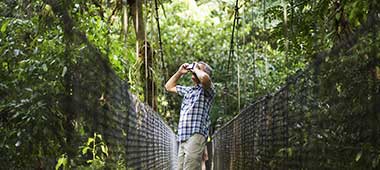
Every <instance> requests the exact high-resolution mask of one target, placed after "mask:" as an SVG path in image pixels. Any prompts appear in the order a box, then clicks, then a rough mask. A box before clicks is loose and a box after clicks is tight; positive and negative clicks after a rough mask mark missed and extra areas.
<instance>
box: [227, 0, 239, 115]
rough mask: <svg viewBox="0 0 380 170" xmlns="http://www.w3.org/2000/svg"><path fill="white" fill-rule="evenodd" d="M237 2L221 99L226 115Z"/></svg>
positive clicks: (237, 11) (236, 18)
mask: <svg viewBox="0 0 380 170" xmlns="http://www.w3.org/2000/svg"><path fill="white" fill-rule="evenodd" d="M238 4H239V0H236V4H235V15H234V23H233V26H232V34H231V42H230V50H229V54H228V63H227V80H226V81H225V82H224V90H223V92H224V95H223V99H224V114H227V106H228V105H229V102H228V97H226V95H228V87H227V81H231V77H232V76H231V75H230V63H231V57H232V54H233V53H234V35H235V27H236V23H237V20H238V15H239V6H238Z"/></svg>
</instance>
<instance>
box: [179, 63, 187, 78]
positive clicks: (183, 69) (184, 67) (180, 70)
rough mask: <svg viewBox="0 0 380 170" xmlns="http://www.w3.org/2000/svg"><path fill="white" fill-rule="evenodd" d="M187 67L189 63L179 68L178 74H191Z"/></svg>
mask: <svg viewBox="0 0 380 170" xmlns="http://www.w3.org/2000/svg"><path fill="white" fill-rule="evenodd" d="M187 66H189V63H184V64H182V65H181V66H180V67H179V69H178V71H177V73H180V74H182V75H183V74H186V73H187V72H189V70H188V69H187Z"/></svg>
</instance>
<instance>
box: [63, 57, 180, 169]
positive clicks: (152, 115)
mask: <svg viewBox="0 0 380 170" xmlns="http://www.w3.org/2000/svg"><path fill="white" fill-rule="evenodd" d="M89 53H91V52H89ZM107 63H108V62H107V61H105V59H103V58H101V57H96V56H95V57H83V58H79V59H78V61H77V64H76V65H73V66H72V67H70V68H69V69H68V70H71V71H68V73H67V74H69V78H68V80H67V82H68V84H69V85H68V86H70V88H71V90H70V92H71V95H69V96H70V97H69V100H68V101H67V108H70V109H68V111H67V112H71V113H72V114H73V116H72V120H70V122H78V125H79V127H78V128H79V129H84V134H78V133H77V131H76V130H75V129H67V132H66V133H67V134H68V135H67V137H68V138H72V139H78V140H72V142H71V143H70V145H71V148H80V145H81V143H80V142H79V140H81V141H85V140H84V139H85V138H86V137H88V136H91V135H92V134H93V133H94V132H96V133H98V134H102V136H103V139H104V142H105V143H106V144H107V146H108V148H109V156H108V157H107V159H106V166H107V167H108V168H111V169H114V168H117V166H120V164H121V165H122V166H125V167H127V169H129V168H132V169H175V168H176V165H177V142H176V135H175V134H174V132H173V131H172V129H171V128H170V127H169V126H168V125H167V124H166V123H165V122H164V121H163V119H162V118H161V117H160V116H159V115H158V114H157V113H156V112H155V111H154V110H153V109H151V108H150V107H149V106H148V105H145V104H144V103H142V102H140V101H139V100H138V99H137V98H136V96H134V95H132V94H131V93H130V92H129V91H128V83H127V81H124V80H121V79H120V78H119V77H118V76H117V75H116V74H115V73H114V71H113V70H112V69H110V66H109V64H107ZM89 68H91V69H89Z"/></svg>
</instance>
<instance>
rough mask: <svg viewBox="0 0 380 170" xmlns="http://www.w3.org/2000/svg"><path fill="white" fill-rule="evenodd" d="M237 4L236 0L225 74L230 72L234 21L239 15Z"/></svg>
mask: <svg viewBox="0 0 380 170" xmlns="http://www.w3.org/2000/svg"><path fill="white" fill-rule="evenodd" d="M238 4H239V0H236V4H235V15H234V24H233V26H232V34H231V42H230V51H229V54H228V63H227V74H229V72H230V62H231V57H232V54H233V53H234V35H235V27H236V23H237V20H238V17H239V6H238Z"/></svg>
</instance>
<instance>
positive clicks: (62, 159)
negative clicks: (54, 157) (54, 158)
mask: <svg viewBox="0 0 380 170" xmlns="http://www.w3.org/2000/svg"><path fill="white" fill-rule="evenodd" d="M66 164H67V157H66V154H62V155H61V157H60V158H59V159H58V163H57V164H56V165H55V169H56V170H57V169H59V168H60V167H61V166H62V165H63V167H65V166H66Z"/></svg>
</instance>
